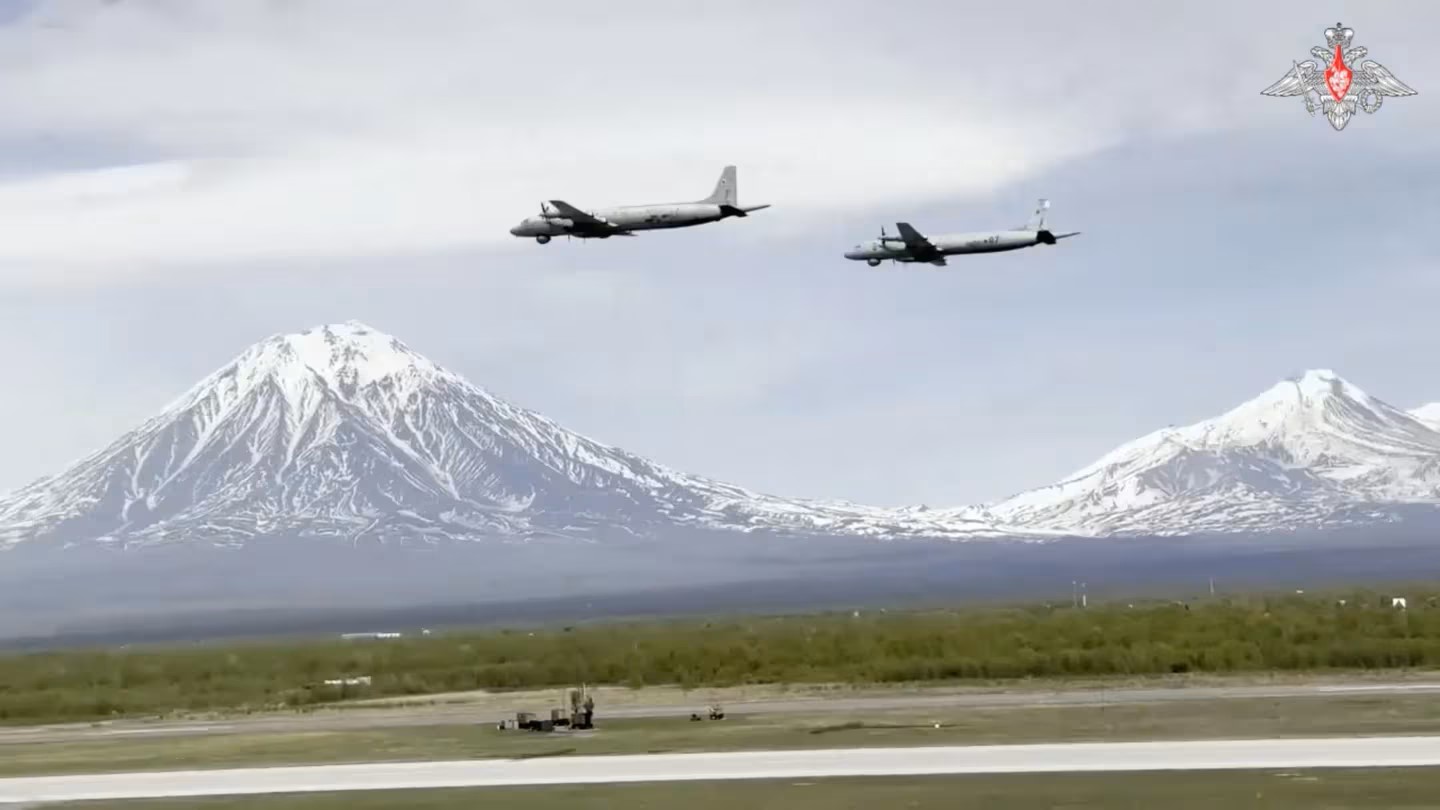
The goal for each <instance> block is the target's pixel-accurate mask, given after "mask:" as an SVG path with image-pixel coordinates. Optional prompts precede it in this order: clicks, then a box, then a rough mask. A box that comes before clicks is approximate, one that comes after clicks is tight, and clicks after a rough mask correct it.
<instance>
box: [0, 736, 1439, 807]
mask: <svg viewBox="0 0 1440 810" xmlns="http://www.w3.org/2000/svg"><path fill="white" fill-rule="evenodd" d="M1424 765H1430V766H1440V737H1334V738H1324V739H1291V740H1286V739H1278V740H1201V741H1189V742H1140V743H1065V744H1050V745H980V746H945V747H933V748H852V749H843V748H841V749H828V750H811V751H731V752H724V753H707V754H638V755H625V756H619V755H617V756H584V757H569V756H558V757H543V758H536V759H477V760H464V761H454V762H385V763H372V764H365V765H318V766H306V767H285V768H242V769H230V770H209V771H205V770H201V771H170V772H154V773H119V774H90V775H84V776H37V777H23V778H12V779H0V803H4V802H43V801H52V802H55V801H84V800H95V799H100V800H103V799H141V798H161V797H173V796H219V795H236V794H257V793H300V792H316V791H325V792H329V791H350V790H394V789H402V788H451V787H494V786H502V785H556V784H598V783H606V782H668V781H692V780H717V779H795V778H813V777H837V776H916V775H936V774H974V773H1055V772H1079V771H1157V770H1161V771H1165V770H1256V769H1272V768H1381V767H1384V768H1393V767H1407V766H1410V767H1413V766H1424Z"/></svg>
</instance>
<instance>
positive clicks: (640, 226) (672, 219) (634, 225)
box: [510, 203, 745, 238]
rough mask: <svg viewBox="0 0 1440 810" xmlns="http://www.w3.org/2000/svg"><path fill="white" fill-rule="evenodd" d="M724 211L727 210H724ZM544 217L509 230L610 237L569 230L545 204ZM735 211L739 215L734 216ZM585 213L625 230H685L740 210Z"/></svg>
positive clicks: (692, 207) (706, 206) (656, 208)
mask: <svg viewBox="0 0 1440 810" xmlns="http://www.w3.org/2000/svg"><path fill="white" fill-rule="evenodd" d="M726 208H728V209H729V210H728V211H727V210H724V209H726ZM544 210H545V214H544V215H543V216H541V215H536V216H532V217H527V218H526V219H525V220H524V221H523V222H521V223H520V224H519V225H516V226H515V227H514V228H511V229H510V233H512V234H514V235H515V236H570V235H573V236H578V237H581V238H605V236H609V235H610V234H604V235H602V234H596V233H590V232H584V233H581V232H578V231H575V230H573V229H574V226H575V222H574V220H571V219H569V218H567V217H565V216H563V215H561V214H560V213H559V212H558V211H556V210H555V209H554V208H552V207H551V206H549V205H546V206H544ZM737 212H739V213H737ZM585 213H587V214H590V215H591V216H593V217H597V218H599V219H603V220H605V221H606V222H608V223H610V224H612V225H614V226H616V227H617V228H620V229H621V230H626V231H654V230H661V229H665V228H687V227H690V226H691V225H703V224H705V223H707V222H718V221H720V220H722V219H725V218H726V217H732V216H742V215H743V213H745V210H744V209H737V208H735V207H734V206H721V205H716V204H713V203H664V204H660V205H626V206H619V207H615V208H597V209H594V210H587V211H586V212H585Z"/></svg>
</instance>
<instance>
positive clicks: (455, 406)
mask: <svg viewBox="0 0 1440 810" xmlns="http://www.w3.org/2000/svg"><path fill="white" fill-rule="evenodd" d="M666 526H698V527H703V528H720V529H728V530H737V531H745V532H748V531H757V530H760V531H775V532H789V533H804V534H816V533H819V534H840V535H846V536H872V537H874V536H878V537H895V536H922V535H923V536H934V537H946V538H951V539H965V538H970V537H980V536H1020V535H1019V533H1016V532H1012V531H1010V530H1008V529H1006V528H1005V527H1001V526H996V525H991V524H989V523H986V522H984V521H980V520H976V519H970V518H965V517H946V518H938V517H936V516H932V515H931V514H930V513H929V512H926V511H915V510H890V509H881V508H871V507H864V506H859V505H855V504H849V503H844V502H820V501H806V500H801V499H786V498H780V497H776V496H770V495H763V494H759V493H755V492H752V491H750V490H747V489H744V488H742V487H738V486H735V485H731V484H725V483H722V482H718V481H714V480H711V479H707V478H703V477H700V476H695V475H691V474H688V473H682V472H679V471H677V470H674V469H671V468H669V467H666V466H664V465H661V464H658V463H655V462H652V461H649V460H647V459H644V458H641V457H639V456H636V455H634V454H631V453H629V452H627V451H624V450H622V449H620V448H616V447H612V446H610V445H606V444H602V443H600V442H597V441H594V440H592V439H589V438H587V437H584V436H580V435H579V434H575V433H573V432H571V431H568V430H566V429H565V428H563V427H562V426H560V425H559V424H557V423H555V422H554V421H552V420H550V419H548V418H546V417H544V416H542V415H541V414H538V413H536V412H533V411H529V410H526V409H523V408H519V407H517V406H514V405H512V404H510V403H508V402H506V401H505V400H502V399H500V398H498V397H496V396H494V395H493V394H491V393H490V392H488V391H486V390H485V389H483V388H480V387H478V386H475V385H473V384H471V383H469V382H467V381H466V380H464V379H463V378H461V377H460V376H459V375H456V374H454V373H452V372H450V371H448V370H446V369H444V368H442V367H440V366H438V365H436V364H434V363H432V362H430V361H429V360H428V359H426V358H424V357H423V356H422V355H420V354H418V353H416V352H414V351H413V350H411V349H410V348H409V347H408V346H406V345H405V344H404V343H402V342H401V341H399V340H398V339H396V338H393V337H391V336H389V335H385V334H384V333H381V332H378V331H376V330H373V329H371V328H369V327H368V326H365V325H364V324H362V323H359V322H355V321H351V322H346V323H343V324H331V325H326V326H320V327H316V328H314V329H310V330H306V331H304V332H300V333H291V334H284V335H275V336H272V337H270V338H268V339H266V340H264V341H261V342H260V343H257V344H255V345H253V346H251V347H250V348H248V349H246V350H245V351H244V352H242V353H241V354H240V355H238V356H237V357H236V358H235V359H233V360H232V361H231V362H230V363H228V364H226V365H225V366H222V367H221V368H220V369H218V370H216V371H215V372H213V373H211V374H209V375H207V376H206V377H205V378H203V379H202V380H201V381H200V382H199V383H197V384H196V385H195V386H193V387H192V388H191V389H189V390H188V391H186V392H185V393H183V394H182V395H181V396H179V397H177V398H176V399H175V400H173V401H172V402H171V403H170V404H169V405H167V406H166V407H165V408H164V409H162V410H161V412H160V413H159V414H157V415H156V416H154V417H151V418H150V419H148V420H146V421H145V422H143V423H142V424H141V425H140V426H138V427H137V428H135V429H134V430H132V431H130V432H128V433H126V434H124V435H123V436H121V437H120V438H119V439H117V440H116V441H115V442H113V443H112V444H110V445H109V446H107V447H106V448H103V449H101V450H99V451H97V452H95V453H93V454H91V455H89V456H86V457H85V458H83V459H81V460H80V461H79V462H77V463H75V464H74V465H72V466H71V467H69V468H68V469H67V470H65V471H63V472H61V473H59V474H57V475H54V476H49V477H46V478H42V479H40V480H38V481H36V482H33V483H32V484H29V485H27V486H25V487H22V488H21V489H19V490H17V491H16V492H14V493H12V494H11V495H10V496H7V497H6V498H3V499H0V546H4V545H6V544H12V545H13V544H14V543H18V542H21V541H22V540H25V539H36V538H49V539H52V540H56V541H58V542H61V543H76V542H80V543H83V542H96V543H101V544H107V545H119V546H121V547H129V546H131V545H152V544H157V543H166V542H172V541H176V540H184V539H188V538H195V537H203V538H205V542H211V543H215V544H219V545H243V544H244V542H246V540H248V539H250V538H253V537H257V536H265V535H276V534H301V535H306V536H329V537H341V538H345V539H349V540H352V541H357V542H358V541H361V540H372V539H373V540H377V541H379V542H406V541H415V540H416V538H419V540H420V541H432V540H433V541H444V540H472V541H473V540H482V539H493V538H510V539H527V538H537V537H552V538H572V539H575V538H587V537H593V536H595V535H597V534H603V533H606V532H608V533H612V534H614V533H620V534H631V535H633V534H646V533H651V534H653V533H655V532H657V531H660V530H663V529H664V528H665V527H666ZM1044 534H1045V533H1043V532H1042V533H1039V535H1040V536H1044Z"/></svg>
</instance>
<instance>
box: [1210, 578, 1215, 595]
mask: <svg viewBox="0 0 1440 810" xmlns="http://www.w3.org/2000/svg"><path fill="white" fill-rule="evenodd" d="M1210 595H1211V596H1214V595H1215V578H1214V577H1210Z"/></svg>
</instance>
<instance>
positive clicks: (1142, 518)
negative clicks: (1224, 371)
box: [961, 369, 1440, 535]
mask: <svg viewBox="0 0 1440 810" xmlns="http://www.w3.org/2000/svg"><path fill="white" fill-rule="evenodd" d="M1416 503H1419V504H1440V432H1437V431H1436V429H1435V428H1433V427H1431V426H1429V425H1427V424H1425V423H1424V422H1422V421H1420V420H1419V419H1417V418H1416V417H1415V416H1414V415H1412V414H1408V413H1405V412H1404V411H1401V410H1399V409H1397V408H1394V407H1392V406H1390V405H1388V404H1386V403H1384V402H1382V401H1380V400H1378V399H1376V398H1374V397H1372V396H1370V395H1369V394H1368V393H1366V392H1365V391H1363V390H1361V389H1360V388H1358V387H1356V386H1355V385H1352V384H1351V383H1349V382H1347V381H1345V380H1344V379H1342V378H1340V377H1339V376H1338V375H1336V374H1335V373H1334V372H1333V371H1330V370H1328V369H1320V370H1313V371H1308V372H1306V373H1304V374H1303V375H1301V376H1299V377H1296V378H1293V379H1290V380H1286V381H1283V382H1280V383H1278V384H1276V385H1275V386H1273V387H1272V388H1270V389H1269V390H1267V391H1266V392H1264V393H1263V394H1261V395H1260V396H1258V397H1256V398H1255V399H1253V400H1250V401H1249V402H1246V403H1244V404H1242V405H1240V406H1239V407H1237V408H1234V409H1233V410H1231V411H1229V412H1228V413H1225V414H1223V415H1221V416H1219V417H1216V418H1214V419H1209V420H1205V421H1203V422H1199V423H1197V424H1194V425H1190V426H1187V427H1181V428H1166V429H1163V430H1158V431H1155V432H1154V433H1151V434H1149V435H1147V436H1143V437H1141V438H1139V439H1136V440H1135V441H1132V442H1129V443H1127V444H1124V445H1122V446H1120V447H1119V448H1117V449H1115V450H1114V451H1112V452H1110V453H1109V454H1107V455H1105V456H1104V457H1102V458H1101V459H1100V460H1098V461H1096V462H1095V463H1094V464H1091V465H1089V466H1087V467H1085V468H1084V469H1081V470H1079V471H1078V472H1076V473H1074V474H1073V475H1070V476H1068V477H1066V478H1065V479H1064V480H1063V481H1061V482H1060V483H1057V484H1055V485H1053V486H1048V487H1042V488H1040V489H1035V490H1031V491H1029V492H1024V493H1021V494H1019V495H1016V496H1014V497H1012V498H1010V499H1008V500H1005V501H1002V502H1000V503H997V504H992V505H989V506H987V507H984V508H980V509H967V510H961V513H963V514H967V515H969V516H971V517H975V518H977V519H991V520H996V521H999V522H1003V523H1008V524H1012V525H1022V526H1027V527H1032V528H1040V527H1043V528H1047V529H1051V530H1057V531H1069V532H1074V533H1084V534H1151V535H1176V534H1193V533H1204V532H1246V531H1252V532H1253V531H1276V530H1295V529H1304V528H1337V527H1340V526H1344V525H1352V524H1355V523H1357V522H1358V523H1366V522H1372V523H1373V522H1376V521H1384V520H1388V519H1390V516H1389V514H1388V513H1387V512H1386V510H1385V509H1384V508H1378V507H1379V506H1383V505H1386V504H1416Z"/></svg>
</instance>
